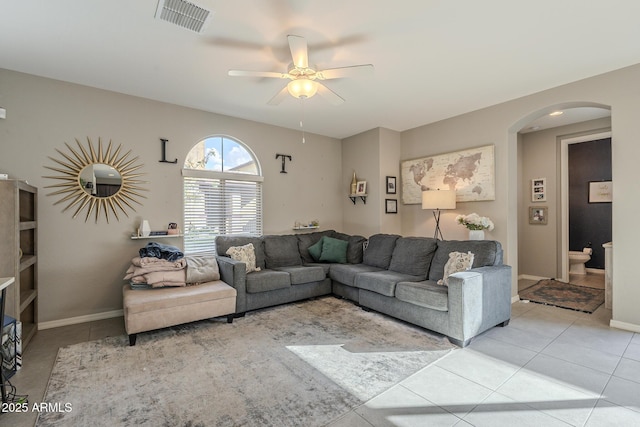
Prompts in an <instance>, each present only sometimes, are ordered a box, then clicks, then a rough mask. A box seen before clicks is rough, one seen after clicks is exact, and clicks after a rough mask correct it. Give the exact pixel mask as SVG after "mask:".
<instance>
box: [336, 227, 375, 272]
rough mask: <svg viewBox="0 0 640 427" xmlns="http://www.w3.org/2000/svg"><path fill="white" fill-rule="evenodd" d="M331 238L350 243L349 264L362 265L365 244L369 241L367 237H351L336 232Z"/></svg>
mask: <svg viewBox="0 0 640 427" xmlns="http://www.w3.org/2000/svg"><path fill="white" fill-rule="evenodd" d="M331 237H335V238H336V239H341V240H346V241H348V242H349V246H348V247H347V262H348V263H349V264H361V263H362V255H363V251H364V243H365V242H366V241H367V239H366V238H365V237H363V236H359V235H353V236H349V235H348V234H344V233H338V232H334V233H333V236H331Z"/></svg>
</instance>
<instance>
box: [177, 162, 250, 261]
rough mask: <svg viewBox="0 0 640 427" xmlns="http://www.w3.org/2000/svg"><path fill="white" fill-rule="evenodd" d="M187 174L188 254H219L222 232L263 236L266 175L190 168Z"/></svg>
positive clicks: (185, 244)
mask: <svg viewBox="0 0 640 427" xmlns="http://www.w3.org/2000/svg"><path fill="white" fill-rule="evenodd" d="M198 172H199V173H198ZM205 174H206V175H208V176H209V177H206V176H203V175H205ZM183 175H184V178H183V179H184V249H185V253H198V252H199V253H203V252H210V253H215V238H216V236H218V235H225V234H252V235H257V236H259V235H262V182H261V181H262V177H259V176H256V177H255V178H252V177H249V176H242V177H240V176H235V177H233V178H231V177H229V175H230V174H225V173H219V174H217V173H215V172H204V171H190V170H183ZM194 175H195V176H194ZM236 175H237V174H236Z"/></svg>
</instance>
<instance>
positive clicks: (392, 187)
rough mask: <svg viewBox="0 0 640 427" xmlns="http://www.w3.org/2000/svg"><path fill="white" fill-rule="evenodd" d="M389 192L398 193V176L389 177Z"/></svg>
mask: <svg viewBox="0 0 640 427" xmlns="http://www.w3.org/2000/svg"><path fill="white" fill-rule="evenodd" d="M387 194H396V177H395V176H388V177H387Z"/></svg>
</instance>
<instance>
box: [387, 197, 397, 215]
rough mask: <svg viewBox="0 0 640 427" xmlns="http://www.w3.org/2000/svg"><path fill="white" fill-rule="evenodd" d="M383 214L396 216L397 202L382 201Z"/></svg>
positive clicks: (390, 200)
mask: <svg viewBox="0 0 640 427" xmlns="http://www.w3.org/2000/svg"><path fill="white" fill-rule="evenodd" d="M384 213H388V214H396V213H398V200H396V199H385V200H384Z"/></svg>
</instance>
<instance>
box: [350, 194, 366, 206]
mask: <svg viewBox="0 0 640 427" xmlns="http://www.w3.org/2000/svg"><path fill="white" fill-rule="evenodd" d="M358 197H360V200H362V203H364V204H365V205H366V204H367V195H366V194H349V198H350V199H351V201H352V202H353V204H354V205H355V204H356V200H358Z"/></svg>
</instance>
